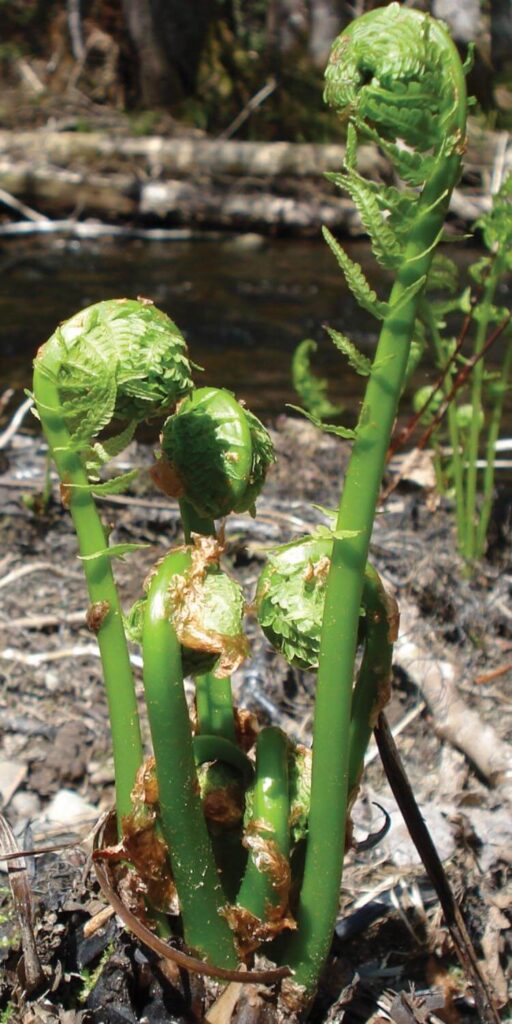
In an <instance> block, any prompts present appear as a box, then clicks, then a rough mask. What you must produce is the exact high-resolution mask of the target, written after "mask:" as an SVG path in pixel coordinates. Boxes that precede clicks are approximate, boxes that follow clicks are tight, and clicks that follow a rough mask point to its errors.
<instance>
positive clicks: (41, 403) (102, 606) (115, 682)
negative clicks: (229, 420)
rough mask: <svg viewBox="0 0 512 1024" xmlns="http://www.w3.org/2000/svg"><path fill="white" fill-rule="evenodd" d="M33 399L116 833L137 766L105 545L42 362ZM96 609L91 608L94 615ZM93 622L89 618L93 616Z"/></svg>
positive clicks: (127, 669) (129, 689) (130, 686)
mask: <svg viewBox="0 0 512 1024" xmlns="http://www.w3.org/2000/svg"><path fill="white" fill-rule="evenodd" d="M34 397H35V400H36V405H37V410H38V412H39V415H40V417H41V423H42V426H43V430H44V433H45V436H46V439H47V441H48V444H49V446H50V450H51V453H52V456H53V458H54V460H55V465H56V466H57V471H58V473H59V476H60V479H61V482H62V494H63V498H64V500H65V502H66V504H69V510H70V512H71V516H72V519H73V523H74V526H75V530H76V534H77V538H78V546H79V550H80V556H81V558H82V559H84V561H83V563H82V564H83V567H84V572H85V577H86V581H87V588H88V591H89V598H90V601H91V604H92V605H93V606H96V611H97V613H98V616H99V619H98V622H99V630H98V634H97V635H98V645H99V648H100V653H101V660H102V664H103V673H104V678H105V687H106V692H107V702H108V709H109V716H110V727H111V731H112V747H113V755H114V772H115V783H116V809H117V819H118V827H119V828H120V826H121V821H122V818H123V817H124V816H125V815H127V814H129V813H130V811H131V799H130V794H131V790H132V787H133V784H134V782H135V776H136V773H137V770H138V768H139V767H140V764H141V762H142V743H141V738H140V727H139V718H138V711H137V702H136V698H135V687H134V681H133V673H132V669H131V665H130V658H129V654H128V648H127V644H126V637H125V633H124V628H123V620H122V612H121V607H120V604H119V597H118V594H117V590H116V586H115V583H114V578H113V575H112V567H111V562H110V558H109V557H108V555H106V554H104V553H101V552H104V551H105V549H106V548H107V546H108V541H107V538H106V535H105V531H104V529H103V526H102V523H101V520H100V517H99V515H98V511H97V509H96V506H95V503H94V499H93V497H92V495H91V493H90V489H89V480H88V477H87V473H86V471H85V468H84V465H83V463H82V459H81V458H80V455H79V454H78V453H77V452H76V451H74V450H73V448H72V446H71V437H70V433H69V430H68V428H67V426H66V424H65V422H64V419H63V416H62V413H61V403H60V397H59V390H58V387H57V385H56V384H55V382H54V380H53V379H52V376H51V375H49V374H47V373H46V372H45V367H44V362H43V359H42V357H41V356H40V357H38V358H37V359H36V361H35V365H34ZM94 611H95V609H94V608H93V612H94ZM92 618H93V619H94V614H93V616H92Z"/></svg>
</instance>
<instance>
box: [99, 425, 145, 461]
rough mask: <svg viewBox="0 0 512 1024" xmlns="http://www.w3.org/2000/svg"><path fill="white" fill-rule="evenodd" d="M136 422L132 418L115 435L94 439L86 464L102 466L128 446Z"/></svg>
mask: <svg viewBox="0 0 512 1024" xmlns="http://www.w3.org/2000/svg"><path fill="white" fill-rule="evenodd" d="M136 427H137V423H136V422H135V420H132V422H131V423H128V426H126V427H125V429H124V430H122V431H121V432H120V433H119V434H116V435H115V437H109V438H107V439H106V440H105V441H96V442H95V443H94V444H93V446H92V451H91V453H90V456H89V461H88V463H87V465H88V466H89V465H90V466H91V468H92V467H96V466H104V465H105V464H106V463H107V462H110V460H111V459H114V458H115V457H116V456H117V455H120V454H121V452H123V451H124V449H125V448H127V447H128V445H129V444H130V442H131V441H132V440H133V436H134V434H135V430H136Z"/></svg>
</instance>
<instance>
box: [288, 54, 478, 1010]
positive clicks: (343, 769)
mask: <svg viewBox="0 0 512 1024" xmlns="http://www.w3.org/2000/svg"><path fill="white" fill-rule="evenodd" d="M459 92H460V101H461V106H462V108H463V109H462V110H461V111H460V113H459V116H460V117H461V138H463V137H464V124H465V104H464V97H465V86H464V79H463V75H462V71H461V74H460V83H459ZM459 171H460V156H459V155H458V154H453V155H451V156H449V157H448V158H447V159H446V160H444V161H440V162H439V163H438V165H437V168H436V170H435V172H434V173H433V175H432V177H431V178H430V180H429V181H428V182H427V184H426V185H425V187H424V190H423V192H422V195H421V198H420V200H419V203H418V211H417V216H416V218H415V221H414V223H413V226H412V228H411V233H410V236H409V240H408V243H407V246H406V249H405V254H404V260H403V263H402V264H401V267H400V269H399V271H398V275H397V279H396V282H395V284H394V286H393V288H392V291H391V295H390V299H389V307H390V308H389V313H388V315H387V317H386V319H385V321H384V324H383V327H382V331H381V334H380V338H379V343H378V346H377V351H376V354H375V359H374V362H373V366H372V371H371V374H370V378H369V381H368V386H367V390H366V395H365V399H364V403H363V408H362V411H361V416H360V419H359V423H358V427H357V432H356V439H355V442H354V447H353V450H352V454H351V458H350V463H349V466H348V469H347V474H346V477H345V484H344V488H343V494H342V498H341V502H340V508H339V514H338V519H337V524H336V529H337V531H354V532H355V534H356V535H355V536H353V537H346V538H345V539H343V540H335V541H334V544H333V552H332V561H331V568H330V571H329V577H328V581H327V588H326V596H325V612H324V620H323V629H322V641H321V654H320V665H319V672H318V682H317V697H316V704H315V721H314V730H313V774H312V790H311V810H310V816H309V836H308V843H307V849H306V862H305V869H304V881H303V885H302V889H301V895H300V904H299V913H298V930H297V932H296V933H294V934H293V935H292V937H291V938H290V940H289V944H288V949H287V950H286V951H285V952H284V954H283V960H284V962H286V963H289V964H290V966H291V967H292V969H293V970H294V971H295V980H296V981H297V983H298V984H299V985H302V986H304V987H305V988H306V990H309V991H311V990H313V989H314V987H315V986H316V984H317V981H318V977H319V974H320V972H321V970H322V967H323V965H324V963H325V959H326V957H327V954H328V951H329V947H330V943H331V938H332V933H333V928H334V924H335V920H336V914H337V909H338V899H339V888H340V883H341V875H342V868H343V851H344V844H345V818H346V810H347V785H348V765H349V743H348V735H349V728H350V713H351V702H352V680H353V671H354V658H355V650H356V642H357V631H358V624H359V609H360V603H361V594H362V588H363V580H364V569H365V565H366V561H367V556H368V548H369V543H370V537H371V532H372V527H373V520H374V516H375V510H376V506H377V500H378V495H379V489H380V484H381V480H382V474H383V471H384V466H385V460H386V453H387V449H388V446H389V441H390V437H391V431H392V429H393V424H394V420H395V416H396V412H397V406H398V401H399V398H400V394H401V391H402V386H403V381H404V377H405V372H406V368H407V360H408V356H409V349H410V344H411V339H412V335H413V328H414V321H415V318H416V309H417V304H418V300H419V295H420V293H416V295H415V296H414V297H413V298H412V299H409V300H408V301H405V302H404V304H403V305H401V306H400V308H399V309H398V311H397V312H395V311H394V310H393V307H394V306H395V307H396V306H397V304H398V303H399V301H400V299H401V297H402V296H403V294H404V292H405V290H406V288H408V287H410V286H411V285H413V284H414V283H415V282H416V281H418V280H419V279H420V278H422V277H423V276H424V275H426V274H427V273H428V270H429V267H430V263H431V260H432V255H433V249H434V247H435V242H436V240H437V238H438V237H439V234H440V231H441V228H442V225H443V222H444V217H445V213H446V209H447V206H448V202H449V197H450V194H451V190H452V188H453V185H454V184H455V182H456V181H457V179H458V176H459Z"/></svg>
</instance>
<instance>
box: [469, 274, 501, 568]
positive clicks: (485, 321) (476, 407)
mask: <svg viewBox="0 0 512 1024" xmlns="http://www.w3.org/2000/svg"><path fill="white" fill-rule="evenodd" d="M504 266H505V254H503V255H501V256H500V255H498V256H497V257H496V259H495V261H494V263H493V265H492V267H491V269H490V271H489V276H488V278H487V281H486V282H485V288H484V294H483V297H482V302H481V304H480V310H479V312H480V315H479V319H478V325H477V330H476V335H475V345H474V352H473V356H474V358H475V357H476V358H477V360H478V361H477V362H476V364H475V366H474V367H473V373H472V384H471V400H470V401H471V406H472V419H471V426H470V428H469V440H468V449H467V472H466V523H465V536H464V546H463V552H462V553H463V555H464V557H465V558H467V559H468V561H472V560H473V559H474V558H476V557H477V555H478V553H479V552H478V550H477V532H478V516H477V508H476V502H477V480H478V465H477V463H478V449H479V445H480V435H481V431H482V389H483V383H484V374H485V365H484V360H483V359H480V358H478V357H479V356H480V354H481V352H482V350H483V347H484V345H485V339H486V337H487V330H488V327H489V321H490V319H491V315H492V307H493V301H494V293H495V291H496V287H497V284H498V281H499V279H500V276H501V274H502V273H503V270H504Z"/></svg>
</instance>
